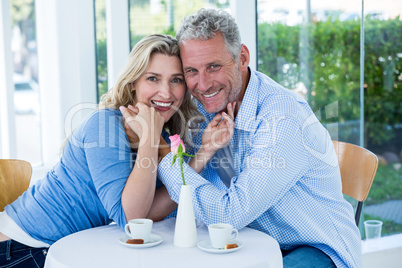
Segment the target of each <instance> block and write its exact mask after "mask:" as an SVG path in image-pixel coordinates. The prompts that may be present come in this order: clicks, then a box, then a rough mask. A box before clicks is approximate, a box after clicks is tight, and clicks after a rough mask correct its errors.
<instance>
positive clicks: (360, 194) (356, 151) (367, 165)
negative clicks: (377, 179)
mask: <svg viewBox="0 0 402 268" xmlns="http://www.w3.org/2000/svg"><path fill="white" fill-rule="evenodd" d="M332 142H333V143H334V147H335V152H336V154H337V157H338V162H339V168H340V170H341V179H342V192H343V193H344V194H346V195H348V196H350V197H352V198H354V199H356V200H357V201H360V202H363V201H364V200H366V198H367V196H368V194H369V192H370V188H371V185H372V184H373V180H374V176H375V174H376V172H377V167H378V158H377V156H376V155H375V154H373V153H372V152H370V151H369V150H367V149H365V148H362V147H360V146H357V145H354V144H350V143H346V142H340V141H332Z"/></svg>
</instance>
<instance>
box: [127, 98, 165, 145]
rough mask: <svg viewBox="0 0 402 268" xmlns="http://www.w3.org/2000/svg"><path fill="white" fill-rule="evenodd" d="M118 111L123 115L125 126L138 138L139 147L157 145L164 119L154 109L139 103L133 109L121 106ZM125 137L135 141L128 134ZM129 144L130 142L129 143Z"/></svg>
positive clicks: (133, 137) (130, 106)
mask: <svg viewBox="0 0 402 268" xmlns="http://www.w3.org/2000/svg"><path fill="white" fill-rule="evenodd" d="M120 111H121V112H122V114H123V117H124V120H125V124H126V125H128V126H129V127H130V128H131V130H132V131H133V132H134V133H135V134H136V135H137V136H138V138H139V143H140V144H139V146H141V145H143V144H145V143H147V142H151V144H153V145H159V137H160V135H161V133H162V128H163V125H164V118H163V117H162V116H161V115H160V113H159V112H158V111H156V110H155V108H153V107H149V106H147V105H146V104H145V103H141V102H139V103H137V104H136V105H135V107H133V106H132V105H129V106H128V108H126V107H124V106H121V107H120ZM127 132H128V131H126V133H127ZM129 134H130V132H129ZM127 136H128V137H129V138H130V136H132V139H133V141H134V142H135V141H136V140H135V136H134V135H132V134H130V135H127ZM131 142H132V141H131V140H130V143H131Z"/></svg>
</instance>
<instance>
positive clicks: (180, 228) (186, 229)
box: [173, 185, 197, 248]
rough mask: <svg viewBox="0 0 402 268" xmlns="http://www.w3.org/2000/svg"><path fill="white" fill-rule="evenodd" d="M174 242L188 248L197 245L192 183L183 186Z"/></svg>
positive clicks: (177, 245) (178, 245)
mask: <svg viewBox="0 0 402 268" xmlns="http://www.w3.org/2000/svg"><path fill="white" fill-rule="evenodd" d="M173 244H174V245H175V246H176V247H186V248H189V247H195V246H196V245H197V227H196V225H195V217H194V209H193V199H192V197H191V187H190V185H182V186H181V190H180V199H179V207H178V209H177V216H176V227H175V230H174V241H173Z"/></svg>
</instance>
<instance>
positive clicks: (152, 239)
mask: <svg viewBox="0 0 402 268" xmlns="http://www.w3.org/2000/svg"><path fill="white" fill-rule="evenodd" d="M128 239H131V237H129V236H128V235H125V236H122V237H120V238H119V243H120V244H122V245H125V246H126V247H129V248H150V247H154V246H157V245H159V244H160V243H162V242H163V238H162V236H160V235H157V234H151V235H150V236H149V241H148V242H146V243H144V244H127V243H126V241H127V240H128Z"/></svg>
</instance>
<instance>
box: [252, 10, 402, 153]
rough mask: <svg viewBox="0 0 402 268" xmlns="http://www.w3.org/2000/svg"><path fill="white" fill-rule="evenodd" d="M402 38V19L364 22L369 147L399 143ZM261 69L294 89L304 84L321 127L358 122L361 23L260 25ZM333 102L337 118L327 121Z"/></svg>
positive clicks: (401, 111) (365, 114) (401, 94)
mask: <svg viewBox="0 0 402 268" xmlns="http://www.w3.org/2000/svg"><path fill="white" fill-rule="evenodd" d="M401 36H402V22H401V20H400V19H399V17H397V18H395V19H392V20H375V19H370V18H369V17H367V18H366V19H365V39H364V43H365V61H364V62H365V63H364V84H365V86H364V88H365V96H364V106H365V111H364V116H365V133H366V139H365V140H366V141H368V144H366V146H367V145H373V146H374V145H381V144H383V143H386V142H389V141H391V140H392V139H394V138H396V135H397V134H396V128H397V125H398V124H400V123H401V119H402V107H401V102H402V88H401V81H402V74H401V70H402V68H401V67H402V66H401V61H402V59H401V57H402V42H401ZM258 69H259V71H261V72H264V73H266V74H268V75H269V76H271V77H272V78H273V79H274V80H276V81H278V82H279V83H280V84H282V85H283V86H285V87H287V88H290V89H293V88H296V86H297V82H303V83H304V85H305V86H306V88H307V89H308V92H307V94H306V98H307V100H308V102H309V103H310V105H311V107H312V109H313V110H314V111H317V110H320V111H322V112H323V113H324V114H323V115H322V117H321V121H322V122H323V123H331V122H340V123H343V122H347V121H356V120H358V119H359V118H360V21H354V20H350V21H339V20H328V21H325V22H315V23H310V24H309V25H297V26H287V25H283V24H280V23H274V24H268V23H262V24H259V25H258ZM335 101H338V115H337V117H336V118H333V117H330V116H325V109H324V108H325V106H326V105H328V104H330V103H333V102H335ZM326 117H329V118H326Z"/></svg>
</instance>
